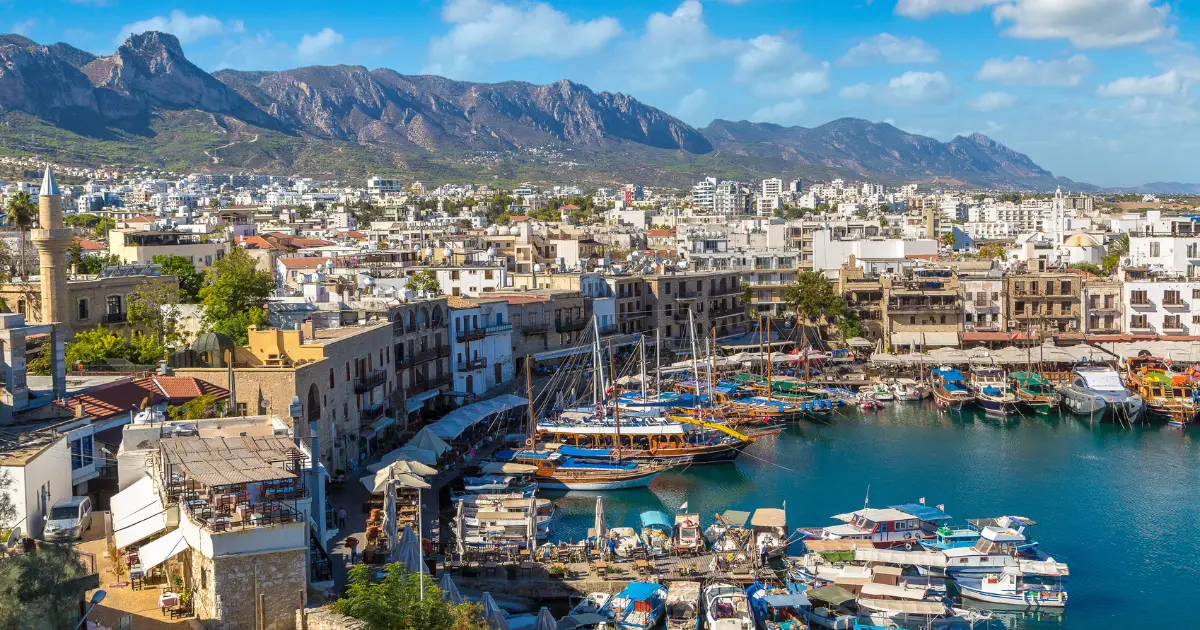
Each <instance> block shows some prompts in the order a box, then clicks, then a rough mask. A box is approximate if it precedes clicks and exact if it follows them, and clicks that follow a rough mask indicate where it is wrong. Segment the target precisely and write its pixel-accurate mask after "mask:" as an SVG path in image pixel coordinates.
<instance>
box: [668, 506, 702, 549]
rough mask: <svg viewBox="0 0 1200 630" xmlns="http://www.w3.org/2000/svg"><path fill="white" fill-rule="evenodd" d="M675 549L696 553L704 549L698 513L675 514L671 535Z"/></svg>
mask: <svg viewBox="0 0 1200 630" xmlns="http://www.w3.org/2000/svg"><path fill="white" fill-rule="evenodd" d="M673 543H674V545H675V551H676V552H677V553H680V554H685V553H691V554H697V553H700V552H702V551H704V533H703V532H702V531H700V515H699V514H676V515H675V530H674V536H673Z"/></svg>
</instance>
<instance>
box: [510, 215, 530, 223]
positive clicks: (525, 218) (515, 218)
mask: <svg viewBox="0 0 1200 630" xmlns="http://www.w3.org/2000/svg"><path fill="white" fill-rule="evenodd" d="M508 219H509V220H510V221H518V222H519V221H528V220H529V215H528V214H514V215H511V216H509V217H508Z"/></svg>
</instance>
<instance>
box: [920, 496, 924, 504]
mask: <svg viewBox="0 0 1200 630" xmlns="http://www.w3.org/2000/svg"><path fill="white" fill-rule="evenodd" d="M920 503H921V505H925V497H921V501H920Z"/></svg>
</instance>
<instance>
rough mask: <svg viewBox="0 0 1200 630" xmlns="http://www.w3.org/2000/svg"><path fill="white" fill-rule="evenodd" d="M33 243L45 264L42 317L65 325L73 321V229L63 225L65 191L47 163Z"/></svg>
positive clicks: (39, 197)
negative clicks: (69, 261) (69, 285)
mask: <svg viewBox="0 0 1200 630" xmlns="http://www.w3.org/2000/svg"><path fill="white" fill-rule="evenodd" d="M33 244H34V246H35V247H37V249H38V258H40V259H41V267H42V321H43V322H46V323H51V322H55V323H59V324H61V325H62V326H64V327H66V326H67V324H68V323H69V321H70V320H69V319H68V317H69V314H70V309H69V308H68V306H67V248H69V247H70V245H71V231H70V230H68V229H66V228H64V227H63V212H62V195H61V194H60V193H59V191H58V184H57V183H55V181H54V171H53V170H51V169H50V165H48V164H47V165H46V174H45V175H43V176H42V189H41V191H40V192H39V193H38V229H36V230H33Z"/></svg>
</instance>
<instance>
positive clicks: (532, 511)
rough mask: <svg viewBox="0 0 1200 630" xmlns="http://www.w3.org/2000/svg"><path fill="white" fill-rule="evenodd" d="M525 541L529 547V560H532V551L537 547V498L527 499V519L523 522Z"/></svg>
mask: <svg viewBox="0 0 1200 630" xmlns="http://www.w3.org/2000/svg"><path fill="white" fill-rule="evenodd" d="M525 540H526V544H527V545H529V559H530V560H532V559H533V558H534V555H533V549H534V547H536V546H537V498H536V497H529V518H528V520H526V521H525Z"/></svg>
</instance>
